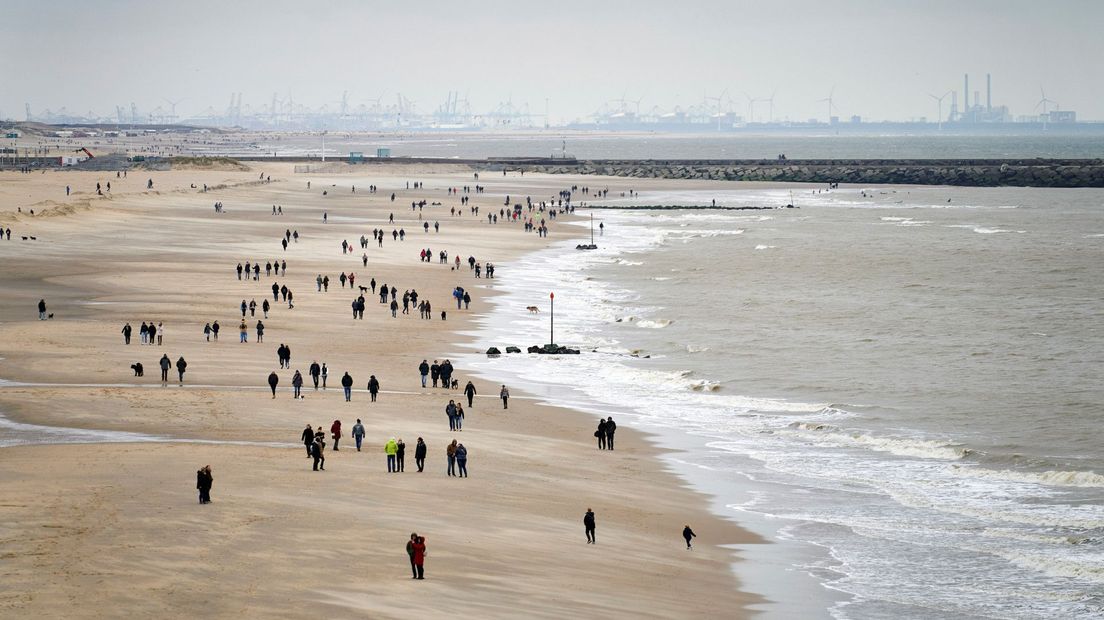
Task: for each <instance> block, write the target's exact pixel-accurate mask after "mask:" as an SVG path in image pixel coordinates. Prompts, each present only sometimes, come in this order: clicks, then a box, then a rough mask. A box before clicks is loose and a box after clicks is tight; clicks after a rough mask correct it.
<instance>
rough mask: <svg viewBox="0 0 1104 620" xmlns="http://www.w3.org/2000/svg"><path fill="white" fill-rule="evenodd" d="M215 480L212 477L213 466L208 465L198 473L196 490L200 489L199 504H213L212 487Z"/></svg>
mask: <svg viewBox="0 0 1104 620" xmlns="http://www.w3.org/2000/svg"><path fill="white" fill-rule="evenodd" d="M214 482H215V479H214V477H213V476H211V466H210V465H206V466H204V467H202V468H200V470H199V471H197V472H196V488H197V489H199V503H201V504H210V503H211V486H212V485H213V484H214Z"/></svg>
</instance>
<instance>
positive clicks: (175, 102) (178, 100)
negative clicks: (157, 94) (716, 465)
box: [165, 98, 187, 123]
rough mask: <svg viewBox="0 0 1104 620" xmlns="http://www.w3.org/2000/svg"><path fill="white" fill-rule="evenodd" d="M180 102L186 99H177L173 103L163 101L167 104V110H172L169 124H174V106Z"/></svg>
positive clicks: (168, 100) (167, 100)
mask: <svg viewBox="0 0 1104 620" xmlns="http://www.w3.org/2000/svg"><path fill="white" fill-rule="evenodd" d="M182 101H187V98H185V99H177V100H176V101H173V100H171V99H165V103H167V104H169V108H170V109H171V110H172V112H170V116H169V122H171V123H175V122H176V104H178V103H180V102H182Z"/></svg>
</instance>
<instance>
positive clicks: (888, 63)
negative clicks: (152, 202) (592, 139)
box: [0, 0, 1104, 124]
mask: <svg viewBox="0 0 1104 620" xmlns="http://www.w3.org/2000/svg"><path fill="white" fill-rule="evenodd" d="M6 5H7V6H5V13H6V19H5V20H4V21H3V22H2V23H0V34H2V36H3V40H4V41H5V42H6V43H7V45H6V47H7V49H8V50H21V51H22V52H21V54H20V55H19V56H18V60H17V61H15V62H9V63H8V64H7V67H8V69H7V71H6V72H5V73H6V75H5V76H4V78H5V79H4V82H5V85H6V87H5V88H4V89H3V91H2V92H0V118H10V119H16V120H22V119H23V118H24V117H25V113H24V105H25V104H29V105H30V106H31V109H32V113H41V112H42V111H43V110H45V109H52V110H54V111H57V110H58V109H60V108H62V107H65V108H67V109H68V111H69V113H71V114H74V115H84V114H86V113H87V112H89V111H94V112H95V113H97V114H98V115H104V116H114V111H115V107H116V106H123V107H124V108H126V109H127V111H128V112H129V106H130V104H131V102H134V103H135V104H136V105H137V107H138V108H139V109H141V110H143V111H145V112H148V111H150V110H152V109H155V108H157V107H162V108H164V109H165V110H168V109H169V108H170V104H169V103H168V101H178V102H179V103H178V105H177V114H178V116H180V117H182V118H183V117H187V116H195V115H199V114H202V113H203V112H204V111H205V110H208V109H213V110H215V111H218V112H220V113H221V112H222V111H223V110H225V109H226V107H227V104H228V102H229V100H230V97H231V94H232V93H239V92H240V93H242V101H243V103H244V104H245V105H251V106H252V107H253V108H254V109H255V110H256V109H259V108H260V107H262V106H267V105H268V104H269V102H270V101H271V100H272V98H273V96H274V93H275V94H276V95H277V96H278V97H279V98H281V99H286V98H287V97H288V96H289V93H290V96H291V97H292V98H293V99H294V100H295V102H296V103H297V104H299V103H301V104H304V105H306V106H309V107H312V108H318V107H320V106H323V105H327V106H328V107H329V109H330V110H335V109H337V108H339V107H340V105H341V103H340V102H341V99H342V93H343V92H345V91H348V93H349V95H348V103H349V106H350V107H355V106H357V105H360V104H365V103H370V102H372V101H375V100H377V99H379V100H380V102H381V103H382V104H384V105H393V104H395V102H396V101H397V98H398V93H401V94H402V95H403V96H404V97H406V98H408V99H410V100H412V101H413V102H415V104H416V109H417V111H418V112H420V113H429V112H432V111H433V110H434V109H436V108H437V107H438V106H439V105H440V104H441V102H443V101H444V99H445V97H446V96H447V93H448V92H449V91H456V92H458V93H459V94H460V96H461V97H465V96H466V97H467V99H468V100H469V101H470V105H471V108H472V110H473V111H475V112H483V111H488V110H491V109H493V108H495V107H496V106H498V105H499V103H500V102H504V101H512V102H513V103H514V104H515V105H518V106H520V105H522V104H525V103H527V104H528V107H529V111H530V113H531V114H532V115H534V116H540V115H543V114H544V111H545V106H546V100H547V106H548V110H549V116H550V118H551V121H552V122H553V124H559V123H563V122H570V121H573V120H577V119H582V118H585V117H587V116H588V115H590V114H592V113H594V112H595V111H596V110H598V109H600V108H602V107H603V105H609V106H618V105H620V103H612V102H616V101H617V100H620V99H622V98H623V99H624V100H626V101H628V102H629V103H628V106H629V107H630V109H635V108H636V106H637V103H636V102H637V101H639V109H640V111H641V112H648V111H650V110H652V109H653V108H656V107H658V108H660V109H664V110H668V109H671V108H674V107H675V106H681V107H683V108H686V107H688V106H691V105H695V104H700V103H701V102H702V101H703V99H704V98H706V97H713V98H716V97H718V96H720V95H721V94H722V93H723V92H727V96H728V97H730V98H731V99H732V101H733V104H732V106H733V109H735V111H737V112H738V113H740V114H742V115H745V116H746V115H747V111H748V110H747V98H748V97H751V98H756V99H765V98H768V97H770V96H771V95H772V93H773V94H774V105H773V117H774V119H775V120H792V121H805V120H807V119H811V118H816V119H820V120H824V119H825V117H826V116H827V103H825V102H823V101H820V100H822V99H824V98H825V97H827V96H828V95H829V93H834V94H833V99H834V104H835V108H836V109H835V110H834V114H835V115H838V116H840V117H841V118H847V117H849V116H851V115H858V116H862V117H863V118H864V119H869V120H873V121H879V120H900V121H907V120H914V119H918V118H921V117H926V118H927V119H929V120H934V118H935V116H936V111H937V105H936V103H935V101H933V100H932V99H931V97H929V93H933V94H936V95H941V94H943V93H945V92H948V91H951V90H957V91H959V104H960V106H961V104H962V99H961V90H962V88H963V85H962V76H963V73H967V72H968V73H969V74H970V77H971V83H970V90H971V91H980V94H981V98H982V101H984V99H985V75H986V73H990V74H992V76H993V94H992V98H993V105H994V106H997V105H1007V106H1009V108H1010V111H1011V113H1012V115H1013V116H1020V115H1031V114H1033V113H1036V111H1035V107H1036V104H1037V103H1038V102H1039V100H1040V98H1041V94H1040V89H1041V88H1042V89H1045V91H1046V96H1047V98H1048V99H1050V100H1052V101H1054V102H1057V103H1058V104H1059V106H1060V108H1061V109H1063V110H1074V111H1076V112H1077V114H1078V119H1079V120H1099V119H1104V79H1102V78H1104V70H1102V69H1101V68H1100V66H1099V65H1098V63H1096V62H1095V61H1093V60H1092V59H1093V58H1100V57H1104V42H1102V41H1101V39H1100V37H1099V36H1097V35H1096V33H1095V32H1094V30H1095V27H1096V24H1097V23H1099V22H1100V18H1102V17H1104V3H1100V2H1091V1H1088V0H1063V1H1059V2H1054V3H1049V4H1047V5H1040V4H1038V3H1030V2H1027V1H1025V0H1012V1H1004V2H996V1H991V0H978V1H974V2H967V3H963V2H950V1H944V0H935V1H928V2H924V3H922V6H916V5H914V4H912V3H906V2H897V1H892V0H889V1H881V2H878V1H875V0H853V1H851V2H831V1H821V2H814V1H811V0H795V1H794V2H790V3H786V4H785V5H780V4H765V3H757V2H755V3H740V2H702V3H698V4H692V5H672V4H670V3H663V2H652V1H643V2H632V3H630V2H624V1H611V2H604V3H600V4H596V3H583V2H577V1H574V0H565V1H562V2H558V3H556V4H554V5H550V4H538V3H530V2H514V3H507V2H502V1H498V0H489V1H487V2H481V3H478V4H477V5H472V6H462V5H458V4H455V3H446V2H441V1H437V0H430V1H427V2H422V3H418V4H416V5H403V6H396V5H392V4H381V5H375V4H371V3H361V2H341V1H338V2H331V3H325V4H323V5H317V6H315V5H311V6H307V5H304V4H301V3H289V2H264V3H259V2H238V3H215V2H211V1H209V0H199V1H197V2H189V3H187V4H163V5H158V4H154V3H138V2H126V1H114V0H107V1H105V2H99V3H96V4H94V5H93V4H86V3H77V2H73V1H71V0H61V1H58V2H55V3H52V4H49V5H35V6H31V5H25V4H17V3H13V2H7V3H6ZM8 57H9V58H12V57H13V55H12V54H11V53H10V51H9V55H8ZM972 98H973V93H972V92H971V99H972ZM950 104H951V98H950V97H947V98H946V99H945V100H944V103H943V112H944V115H945V114H946V113H947V111H948V110H949V109H950ZM768 106H769V104H768V103H766V102H765V101H762V102H759V103H756V104H755V117H756V119H757V120H766V117H767V114H768ZM1051 109H1053V105H1051Z"/></svg>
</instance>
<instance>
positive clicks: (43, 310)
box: [38, 299, 46, 321]
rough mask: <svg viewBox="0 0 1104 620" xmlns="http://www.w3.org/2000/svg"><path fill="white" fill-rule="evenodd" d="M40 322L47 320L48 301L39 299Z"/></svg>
mask: <svg viewBox="0 0 1104 620" xmlns="http://www.w3.org/2000/svg"><path fill="white" fill-rule="evenodd" d="M38 320H39V321H45V320H46V300H45V299H39V300H38Z"/></svg>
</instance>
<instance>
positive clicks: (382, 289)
mask: <svg viewBox="0 0 1104 620" xmlns="http://www.w3.org/2000/svg"><path fill="white" fill-rule="evenodd" d="M261 179H262V181H263V182H270V181H271V178H270V177H267V176H266V175H264V174H262V175H261ZM476 179H477V180H478V175H476ZM307 186H308V189H309V187H310V183H309V182H308V184H307ZM150 187H152V180H151V181H150ZM406 187H407V189H410V188H411V183H409V182H408V183H407V185H406ZM413 188H414V189H416V190H421V189H423V185H422V184H421V182H418V181H415V182H413ZM484 189H485V188H484V186H482V185H475V186H474V187H473V186H467V185H465V186H462V187H448V188H446V189H445V191H446V195H447V197H449V198H453V199H459V201H460V207H461V208H457V207H456V206H453V207H451V208H450V209H449V214H450V216H452V217H461V216H463V210H464V208H467V209H468V210H469V213H471V214H472V215H476V216H478V215H479V209H480V208H479V206H473V205H470V204H469V200H470V196H469V194H471V193H473V192H474V193H475V194H483V192H484ZM376 191H377V187H376V186H375V185H370V186H369V193H372V194H374V193H375V192H376ZM353 192H354V193H355V187H354V188H353ZM573 192H578V193H581V194H582V195H587V196H589V195H595V196H597V197H605V196H606V195H607V194H608V192H609V190H608V188H607V189H603V190H597V191H596V192H594V193H593V194H592V190H591V189H590V188H589V187H585V186H584V187H581V188H580V187H578V186H572V187H571V188H570V189H565V190H563V191H560V192H559V193H558V194H557V195H554V196H553V197H552V198H551V199H550V200H548V201H543V200H542V201H539V202H534V201H533V200H532V199H531V198H530V197H526V198H525V201H524V205H523V204H522V203H521V202H514V201H512V200H511V198H510V197H509V196H507V197H506V199H505V202H504V206H503V207H502V208H500V209H499V210H498V212H497V213H494V212H493V211H492V212H491V213H488V214H487V223H488V224H491V225H494V224H498V222H499V220H500V219H501V220H503V221H508V222H514V223H519V224H520V225H521V226H520V229H521V230H522V231H523V232H526V233H535V234H536V235H537V236H538V237H541V238H543V237H546V236H547V235H548V233H549V223H550V222H551V221H552V220H555V219H556V216H557V214H558V213H573V212H574V210H575V207H576V205H575V204H573V203H572V196H573ZM631 192H632V190H630V193H631ZM461 194H463V195H462V196H461ZM395 197H396V195H395V194H394V193H392V194H391V200H392V202H393V201H394V200H395ZM427 204H429V206H431V207H432V206H439V205H441V203H439V202H432V203H429V202H428V201H427V200H415V201H413V202H412V210H413V211H417V213H418V218H419V220H421V213H422V211H423V210H424V209H425V208H426V206H427ZM214 207H215V212H216V213H223V212H224V209H223V204H222V202H221V201H220V202H215V203H214ZM526 211H527V212H528V213H526ZM272 213H273V215H282V214H283V208H282V206H281V205H273V206H272ZM322 220H323V222H324V223H328V221H329V217H328V213H327V212H324V213H323V215H322ZM394 220H395V216H394V214H393V213H392V214H391V215H390V216H389V218H388V222H389V224H394ZM430 226H431V223H430V221H429V220H422V221H421V227H422V229H423V232H424V233H427V234H428V233H429V232H430V231H429V229H430ZM432 227H433V229H434V233H439V232H440V222H439V221H438V220H434V221H433V222H432ZM5 232H6V234H7V236H8V238H10V235H11V230H10V229H8V230H7V231H4V229H2V228H0V238H3V236H4V235H5ZM371 232H372V237H371V239H372V241H374V242H375V243H376V245H377V246H378V247H381V248H382V247H383V238H384V236H385V235H389V236H391V238H392V241H395V242H401V241H405V239H406V237H407V234H408V233H407V231H406V230H405V228H404V227H403V226H401V225H399V226H393V227H391V230H390V232H389V233H388V232H386V231H385V230H384V229H383V228H378V227H377V228H374V229H373V230H372V231H371ZM299 238H300V234H299V231H298V230H292V229H291V228H288V229H287V230H285V232H284V235H283V236H282V238H281V246H282V248H283V250H284V251H287V249H288V246H289V245H293V244H295V243H298V241H299ZM359 243H360V248H361V249H362V250H367V249H368V245H369V239H368V238H367V236H365V235H361V236H360V239H359ZM341 247H342V254H343V255H348V254H353V253H354V250H353V246H352V245H351V244H350V243H349V242H348V241H346V240H342V241H341ZM360 258H361V261H362V264H363V266H364V267H365V268H367V265H368V255H367V252H366V251H365V252H364V253H363V254H362V256H361V257H360ZM434 258H437V259H438V261H437V262H438V264H444V265H449V266H450V268H451V270H452V271H460V270H461V269H462V267H461V265H462V261H461V258H460V255H459V254H458V253H453V255H452V258H453V261H452V262H451V263H450V261H449V259H450V254H449V252H448V251H446V250H444V249H439V250H438V253H437V254H436V255H435V254H434V251H433V250H432V249H430V248H428V247H427V248H423V249H421V250H420V262H425V263H432V262H433V259H434ZM465 262H467V264H468V268H469V272H470V273H471V274H472V276H474V278H477V279H481V278H482V277H483V276H484V275H485V276H486V278H494V274H495V266H494V264H493V263H491V262H489V261H480V260H478V259H477V258H476V257H475V256H474V255H469V256H468V257H467V260H466V261H465ZM263 268H264V275H265V277H266V278H272V277H281V278H282V277H286V276H287V263H286V260H268V261H266V262H265V263H264V265H263ZM261 269H262V264H261V262H260V261H254V260H245V261H243V262H239V263H238V264H237V265H236V268H235V271H236V275H237V278H238V280H239V281H244V282H251V281H252V282H257V281H260V278H261ZM336 279H337V280H338V282H340V284H341V287H342V288H345V287H346V285H347V286H348V288H349V289H350V290H351V291H354V290H356V289H355V288H354V287H356V286H358V285H357V284H356V282H357V279H358V277H357V275H356V274H355V273H354V272H352V271H348V272H346V271H341V272H340V273H339V275H338V276H337V277H336ZM361 282H363V280H361ZM315 284H316V291H317V292H318V293H326V292H328V291H329V284H330V275H329V274H324V273H318V274H317V275H316V277H315ZM377 288H378V295H379V303H380V304H381V305H384V307H385V308H386V309H387V310H389V311H390V313H391V316H392V317H393V318H397V315H398V311H399V309H400V307H401V311H402V314H404V315H406V314H410V310H411V308H412V307H417V308H418V310H419V314H420V316H421V318H423V319H431V318H433V314H432V313H433V307H432V305H431V303H430V302H429V300H428V299H426V298H425V297H424V296H420V295H419V293H418V291H417V290H416V289H414V288H413V287H411V288H409V289H407V290H405V291H404V292H403V294H402V295H401V297H400V296H399V295H398V287H397V286H394V285H388V284H386V283H385V284H382V285H381V286H378V285H377V281H376V278H375V277H374V276H372V277H371V278H370V280H369V282H368V284H367V285H364V284H362V285H359V292H360V295H358V296H357V297H356V298H354V299H353V300H352V302H351V308H352V314H353V318H354V319H357V320H362V319H364V312H365V308H366V301H365V295H366V294H368V292H369V291H371V294H372V295H376V294H377ZM271 291H272V302H280V301H281V300H282V301H284V302H286V303H287V305H288V308H289V309H291V308H294V305H293V297H294V294H293V292H292V291H291V290H290V289H289V288H288V286H287V284H286V283H285V284H283V285H281V284H280V283H279V282H276V281H273V282H272V283H271ZM451 295H452V297H453V300H454V301H455V303H456V309H457V310H467V309H469V308H470V304H471V303H472V301H473V297H472V291H470V290H468V289H467V288H465V287H464V286H463V285H462V284H456V285H454V287H453V290H452V292H451ZM400 304H401V305H400ZM258 309H259V310H260V311H261V312H262V315H263V318H264V319H268V318H269V313H270V311H271V310H272V304H270V302H269V300H268V298H267V295H265V296H264V297H263V298H262V301H261V302H260V303H258V302H257V301H256V299H255V298H250V299H241V301H240V304H238V310H239V311H240V313H241V316H240V322H239V342H240V343H247V342H249V336H250V334H249V331H250V326H249V324H247V321H246V319H247V317H248V319H249V321H250V322H252V319H254V318H257V319H258V320H257V321H256V324H255V325H254V326H253V330H254V333H255V334H256V338H255V342H258V343H262V342H263V337H264V331H265V325H264V323H263V321H262V320H261V319H260V318H258V317H257V311H258ZM440 316H441V319H442V320H445V319H446V316H447V314H446V312H445V311H441V313H440ZM52 317H53V315H52V314H48V313H47V311H46V304H45V300H42V301H40V303H39V318H40V319H42V320H46V319H47V318H52ZM133 329H134V328H133V327H132V326H131V324H130V323H129V322H127V323H125V324H124V326H123V328H122V335H123V339H124V344H125V345H129V344H131V337H132V332H133ZM138 331H139V339H140V342H141V344H148V345H156V346H162V345H163V344H164V341H165V327H164V323H163V322H161V321H157V322H156V323H155V322H154V321H142V322H141V324H140V328H139V329H138ZM219 331H220V324H219V321H218V320H213V321H210V322H208V323H206V324H205V325H204V328H203V334H204V338H205V341H207V342H211V341H212V340H213V341H214V342H217V341H218V339H219ZM276 353H277V361H278V366H279V370H282V371H292V363H291V347H290V346H289V345H287V344H286V343H280V345H279V346H278V347H277V350H276ZM157 365H158V367H159V368H160V370H161V382H162V384H167V383H168V382H169V372H170V371H171V370H172V368H173V366H174V363H173V361H172V359H171V358H170V357H169V356H168V354H167V353H163V355H162V357H161V358H160V359H159V360H158V362H157ZM175 367H176V370H177V375H178V383H179V384H180V385H183V383H184V376H185V372H186V370H187V367H188V363H187V362H186V361H185V359H184V356H183V355H181V356H179V357H178V359H177V360H176V362H175ZM132 368H134V369H135V374H136V376H143V373H142V365H141V364H140V363H137V364H136V365H135V366H132ZM454 374H455V369H454V367H453V364H452V362H451V361H450V360H449V359H444V360H443V361H440V362H439V361H438V360H433V362H432V363H430V362H429V361H428V359H423V360H422V361H421V363H420V364H419V365H418V375H419V378H420V382H421V387H422V388H423V389H429V388H430V387H432V388H433V389H445V390H450V391H457V390H459V391H460V392H461V394H462V395H463V396H462V398H450V399H448V401H447V404H446V405H444V411H445V414H446V417H447V419H448V424H449V431H450V432H455V433H460V432H463V430H464V425H465V421H466V413H467V412H470V411H471V410H473V409H474V402H475V397H476V396H477V395H478V391H477V389H476V386H475V384H474V383H473V382H472V381H470V380H469V381H466V383H465V385H464V386H463V388H462V389H461V387H460V381H459V380H458V379H457V378H456V377H455V376H454ZM306 376H309V377H310V379H311V382H312V384H313V389H314V390H315V391H318V390H319V389H321V390H323V391H324V390H326V388H327V380H328V376H329V370H328V367H327V365H326V362H324V361H323V362H321V363H319V361H318V360H312V361H311V363H310V365H309V367H308V369H307V371H306ZM280 383H281V377H280V374H279V372H278V371H277V370H273V371H272V372H271V373H270V374H269V376H268V386H269V388H270V391H271V396H272V398H273V399H274V398H276V396H277V391H278V387H279V385H280ZM305 383H306V381H305V377H304V374H303V373H302V372H301V371H300V370H299V369H294V371H293V372H292V376H291V379H290V384H291V393H292V397H293V399H295V400H302V399H304V398H305V395H304V387H305ZM340 384H341V387H342V392H343V395H344V398H345V401H346V402H351V400H352V392H353V385H354V380H353V377H352V375H351V374H350V371H343V373H342V375H341V379H340ZM365 391H366V392H367V393H368V394H369V396H370V402H376V401H377V398H378V396H379V394H380V393H381V383H380V381H379V379H378V378H377V377H376V375H374V374H373V375H370V376H369V379H368V381H367V383H366V385H365ZM498 398H499V399H500V400H501V402H502V408H503V409H504V410H508V409H509V399H510V391H509V389H508V388H507V386H506V385H505V384H503V385H501V388H500V390H499V393H498ZM463 400H466V408H467V409H465V404H464V403H463V402H462V401H463ZM616 429H617V425H616V423H615V422H614V421H613V418H612V417H607V418H605V419H600V421H599V423H598V427H597V430H595V431H594V437H595V438H597V440H598V448H599V449H600V450H611V451H612V450H613V449H614V436H615V433H616ZM343 433H344V429H343V426H342V422H341V420H340V419H335V420H333V422H332V423H331V424H330V425H329V428H328V436H329V437H328V438H329V439H331V440H332V442H333V444H332V450H333V451H334V452H337V451H339V450H340V448H339V445H340V442H341V439H342V438H343ZM350 434H351V436H352V438H353V441H354V443H355V447H356V451H357V452H361V451H362V449H363V448H364V447H365V445H366V431H365V427H364V425H363V423H362V421H361V419H360V418H357V419H356V423H355V424H354V425H353V426H352V428H351V430H350ZM301 441H302V443H303V446H304V448H305V451H306V453H307V456H308V458H309V459H311V461H312V470H313V471H325V470H326V467H325V464H326V451H327V430H326V429H325V428H324V427H323V426H322V425H318V426H317V427H312V426H311V425H309V424H308V425H307V426H306V428H305V429H304V430H303V432H302V434H301ZM376 445H377V446H379V447H378V448H377V449H380V450H381V451H382V452H383V453H384V456H385V464H386V471H387V472H388V473H403V472H405V456H406V448H407V445H406V443H405V442H404V441H403V439H402V438H401V437H390V438H388V439H387V440H386V441H383V442H381V443H380V444H376ZM413 449H414V462H415V466H416V471H417V472H424V470H425V460H426V458H427V454H428V445H427V443H426V441H425V440H424V439H423V438H422V437H418V438H417V441H416V443H415V445H414V446H413ZM444 451H445V457H446V458H445V473H446V475H447V476H449V477H458V478H466V477H468V467H467V466H468V448H467V447H466V446H465V445H464V444H463V443H461V442H459V441H458V440H456V439H453V440H452V441H451V442H450V443H449V444H448V445H447V446H446V447H445V450H444ZM212 485H213V476H212V475H211V467H210V466H209V465H207V466H205V467H203V468H200V469H199V470H198V471H197V484H196V488H197V490H198V493H199V502H200V503H202V504H208V503H210V502H211V496H210V494H211V487H212ZM595 521H596V517H595V513H594V511H593V510H592V509H591V508H587V510H586V513H585V515H584V518H583V523H584V530H585V534H586V539H587V543H588V544H597V540H596V523H595ZM695 536H696V534H695V533H694V532H693V530H692V529H691V528H690V526H689V525H686V526H685V527H684V529H683V537H684V539H685V541H686V547H687V549H691V548H692V545H691V540H692V539H693V538H694V537H695ZM406 550H407V552H408V554H409V558H410V563H411V571H412V577H413V578H415V579H424V561H425V556H426V547H425V538H424V537H422V536H419V535H418V534H416V533H413V534H411V536H410V539H409V541H408V542H407V546H406Z"/></svg>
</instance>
